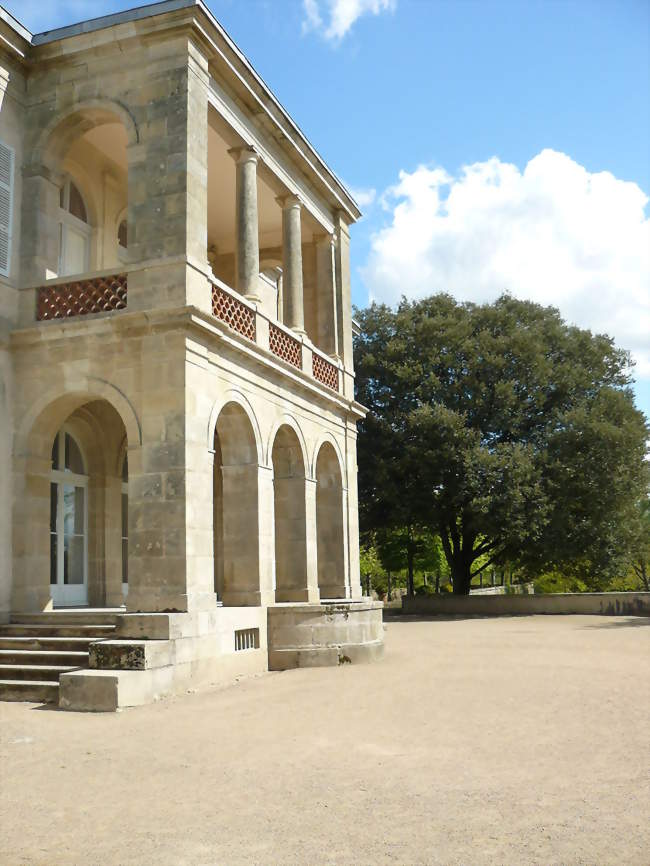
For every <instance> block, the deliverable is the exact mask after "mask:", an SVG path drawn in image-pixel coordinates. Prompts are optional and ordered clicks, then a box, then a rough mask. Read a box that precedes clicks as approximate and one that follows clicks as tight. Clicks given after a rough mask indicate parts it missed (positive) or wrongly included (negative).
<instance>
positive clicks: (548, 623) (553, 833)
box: [0, 616, 650, 866]
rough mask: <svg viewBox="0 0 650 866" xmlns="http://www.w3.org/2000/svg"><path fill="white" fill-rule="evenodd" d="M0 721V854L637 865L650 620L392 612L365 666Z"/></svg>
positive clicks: (188, 861) (21, 712)
mask: <svg viewBox="0 0 650 866" xmlns="http://www.w3.org/2000/svg"><path fill="white" fill-rule="evenodd" d="M0 721H1V723H2V727H1V729H0V735H1V750H0V761H1V763H0V774H1V775H0V784H1V788H0V862H2V863H3V864H9V866H18V864H29V866H55V864H66V866H68V864H84V866H94V864H98V866H113V864H124V866H134V864H138V866H149V864H151V866H153V864H155V866H217V864H219V866H244V864H245V866H256V864H260V866H274V864H282V866H284V864H309V866H328V864H336V866H366V864H368V866H370V864H372V866H378V864H400V866H415V864H445V866H452V864H454V866H455V864H462V866H481V864H498V866H500V864H513V866H514V864H516V866H529V864H539V866H559V864H567V866H569V864H570V866H574V864H585V866H599V864H612V866H624V864H635V866H648V864H650V618H649V619H643V618H634V617H621V618H616V619H615V618H607V617H588V616H582V617H578V616H565V617H551V616H547V617H542V616H537V617H513V618H502V619H470V620H448V621H440V620H437V621H431V620H430V621H418V620H413V619H410V620H408V621H406V620H404V621H401V620H399V619H392V618H391V619H388V621H387V632H386V657H385V659H384V660H383V661H382V662H379V663H377V664H375V665H369V666H355V665H344V666H342V667H340V668H323V669H317V670H299V671H290V672H287V673H280V674H268V675H264V676H259V677H252V678H249V679H245V680H241V681H239V682H238V683H236V684H233V685H231V686H228V687H225V688H220V689H213V690H210V691H203V692H200V693H194V694H188V695H184V696H183V697H180V698H176V699H173V700H166V701H162V702H160V703H158V704H155V705H153V706H149V707H143V708H139V709H134V710H129V711H127V712H123V713H120V714H114V715H93V714H82V713H66V712H62V711H55V710H43V709H40V708H37V707H35V706H34V705H31V704H0Z"/></svg>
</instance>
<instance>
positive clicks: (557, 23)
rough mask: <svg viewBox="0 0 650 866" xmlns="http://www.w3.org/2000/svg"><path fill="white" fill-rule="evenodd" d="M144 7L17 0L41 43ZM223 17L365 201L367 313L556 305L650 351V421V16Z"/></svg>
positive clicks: (357, 296)
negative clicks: (370, 304) (380, 305)
mask: <svg viewBox="0 0 650 866" xmlns="http://www.w3.org/2000/svg"><path fill="white" fill-rule="evenodd" d="M133 5H137V3H135V2H130V3H125V2H120V0H92V2H91V0H48V2H43V0H23V2H21V3H20V4H18V3H15V2H13V0H10V2H5V6H6V7H7V8H8V9H9V10H10V11H11V12H12V13H13V14H15V15H16V16H17V17H18V18H19V19H20V20H21V21H22V22H23V23H24V24H25V25H26V26H27V27H28V28H29V29H31V30H32V31H33V32H39V31H42V30H45V29H48V28H51V27H56V26H60V25H63V24H68V23H73V22H75V21H78V20H82V19H84V18H89V17H95V16H97V15H102V14H106V13H108V12H115V11H118V10H120V9H125V8H130V7H131V6H133ZM208 5H209V6H210V8H211V9H212V11H213V13H214V14H215V16H216V17H217V18H218V19H219V20H220V21H221V23H222V24H223V25H224V26H225V28H226V29H227V30H228V32H229V33H230V34H231V36H232V37H233V38H234V40H235V41H236V42H237V44H238V45H239V46H240V48H241V49H242V50H243V51H244V52H245V53H246V54H247V56H248V57H249V59H250V60H251V62H252V63H253V65H254V66H255V67H256V69H257V70H258V72H259V73H260V74H261V75H262V77H263V78H264V79H265V80H266V82H267V83H268V84H269V86H270V87H271V88H272V89H273V90H274V92H275V93H276V95H277V96H278V98H279V99H280V101H281V102H282V103H283V104H284V106H285V107H286V108H287V109H288V110H289V111H290V113H291V114H292V115H293V116H294V118H295V119H296V120H297V122H298V123H299V125H300V126H301V127H302V129H303V130H304V132H305V133H306V134H307V136H308V137H309V138H310V140H311V141H312V143H313V144H314V145H315V146H316V147H317V149H318V150H319V152H320V153H321V154H322V156H323V157H324V158H325V159H326V160H327V162H328V163H329V164H330V165H331V167H332V168H333V169H334V170H335V171H336V172H337V174H339V176H340V177H341V178H342V179H343V180H344V181H345V182H346V183H347V184H348V185H349V186H350V187H351V188H352V189H353V190H354V191H355V192H356V193H357V194H358V198H359V200H360V204H362V207H363V210H364V212H365V214H366V216H365V218H364V220H363V221H362V222H361V223H360V224H358V225H357V226H356V227H355V228H354V230H353V231H354V233H353V263H352V264H353V292H354V300H355V302H356V303H357V304H358V305H364V304H365V303H367V301H368V298H369V297H374V298H378V299H380V300H386V301H389V302H394V301H395V300H396V299H397V298H398V297H399V296H400V295H401V294H402V293H404V294H406V295H408V296H410V297H416V296H418V295H422V294H427V293H429V292H432V291H435V290H442V289H446V290H449V291H451V292H452V293H453V294H454V295H456V296H457V297H459V298H462V299H465V298H467V299H472V300H485V299H490V298H492V297H494V296H495V295H496V294H497V293H498V291H500V290H501V289H508V290H509V291H511V292H512V293H513V294H515V295H518V296H521V297H530V298H532V299H534V300H537V301H541V302H548V303H553V304H555V305H556V306H558V307H559V308H560V310H561V311H562V313H563V314H564V315H565V316H566V317H567V318H568V319H569V320H571V321H575V322H576V323H577V324H579V325H582V326H585V327H591V328H592V329H594V330H598V331H603V330H605V331H608V332H610V333H612V335H613V336H615V337H616V339H617V342H618V343H619V344H620V345H622V346H624V347H625V348H629V349H630V350H632V351H633V352H634V355H635V358H636V359H637V380H638V381H637V398H638V403H639V405H640V406H641V408H643V409H644V411H645V412H646V414H648V415H650V263H649V256H650V253H649V249H650V220H649V218H648V217H649V213H650V209H649V208H648V202H647V196H648V193H650V83H649V82H650V46H649V42H650V4H649V3H648V2H646V0H609V2H603V0H588V2H583V0H579V2H566V0H545V2H538V0H210V2H209V3H208Z"/></svg>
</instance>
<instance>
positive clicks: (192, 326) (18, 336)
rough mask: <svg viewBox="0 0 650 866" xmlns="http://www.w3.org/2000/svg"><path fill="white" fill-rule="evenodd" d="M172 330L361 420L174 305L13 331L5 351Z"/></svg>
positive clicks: (360, 410) (258, 351)
mask: <svg viewBox="0 0 650 866" xmlns="http://www.w3.org/2000/svg"><path fill="white" fill-rule="evenodd" d="M178 329H183V330H188V331H194V332H195V333H196V332H200V333H201V334H202V335H203V336H204V338H206V339H208V340H209V341H210V342H213V343H214V344H215V346H216V345H217V344H221V345H224V346H227V347H228V348H230V349H233V350H234V351H235V352H237V353H238V354H241V355H243V356H245V357H247V358H248V359H249V360H250V361H251V362H254V363H256V364H261V365H262V366H263V367H264V368H265V369H267V370H268V371H269V372H270V373H273V374H275V375H280V376H282V377H283V378H284V379H285V380H287V381H288V382H290V383H291V386H292V387H293V388H300V390H301V391H302V393H303V395H308V396H309V397H311V398H314V399H316V400H317V401H318V402H319V403H326V404H329V406H331V407H334V406H335V407H336V408H338V409H339V410H342V411H343V412H344V413H345V415H346V416H347V417H353V418H354V419H355V420H357V419H361V418H364V417H365V414H366V410H365V409H364V407H363V406H361V404H360V403H357V401H356V400H348V399H347V398H345V397H343V396H342V395H341V394H337V393H335V392H333V391H331V390H330V389H329V388H326V387H325V386H323V385H321V384H320V383H319V382H317V381H316V380H314V379H313V378H312V377H311V376H309V375H308V374H306V373H304V372H303V371H302V370H298V369H296V368H294V367H292V366H291V365H290V364H288V363H286V362H284V361H282V359H280V358H277V357H276V356H274V355H273V354H272V353H271V352H269V351H267V350H266V349H264V348H263V347H261V346H259V345H257V344H256V343H252V342H251V341H250V340H247V339H246V338H245V337H242V336H240V335H239V334H237V332H235V331H232V330H231V329H230V328H229V327H228V326H227V325H226V324H224V323H223V322H221V321H220V320H219V319H216V318H214V317H213V316H210V315H208V314H207V313H204V312H202V311H201V310H199V309H198V308H197V307H192V306H186V307H174V308H171V309H158V310H147V311H145V312H142V311H139V310H138V311H135V312H129V310H128V309H126V310H120V311H119V312H108V313H96V314H94V315H92V316H80V317H75V318H71V319H52V320H51V321H46V322H39V323H38V324H35V325H32V326H30V327H27V328H18V329H15V330H13V331H12V332H11V335H10V337H9V339H8V343H9V346H10V348H11V349H13V350H18V351H24V350H26V349H29V348H31V347H33V346H35V345H42V344H43V343H49V342H51V343H58V342H67V341H68V340H73V339H75V337H95V338H101V337H102V336H110V335H112V334H120V333H122V332H128V334H129V335H137V334H150V333H152V332H156V333H160V332H165V331H173V330H178Z"/></svg>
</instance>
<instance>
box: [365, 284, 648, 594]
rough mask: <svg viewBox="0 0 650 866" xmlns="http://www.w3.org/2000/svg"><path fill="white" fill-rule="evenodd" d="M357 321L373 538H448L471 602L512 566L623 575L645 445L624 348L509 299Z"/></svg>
mask: <svg viewBox="0 0 650 866" xmlns="http://www.w3.org/2000/svg"><path fill="white" fill-rule="evenodd" d="M357 317H358V319H359V321H360V324H361V335H360V336H359V337H357V338H356V345H355V350H356V369H357V398H358V399H359V401H360V402H361V403H363V404H364V405H366V406H367V407H368V409H369V414H368V417H367V418H366V419H365V420H364V421H362V422H361V423H360V425H359V482H360V493H361V496H360V501H361V521H362V528H365V529H373V530H377V531H379V530H383V531H395V530H396V529H397V528H403V527H407V528H408V531H409V532H410V533H411V535H412V536H414V537H415V536H417V535H418V534H422V533H425V532H429V533H434V534H438V535H439V536H440V539H441V542H442V548H443V551H444V555H445V557H446V560H447V562H448V564H449V568H450V570H451V574H452V576H453V584H454V591H455V592H461V593H466V592H469V586H470V583H471V579H472V576H474V575H476V574H478V573H479V572H480V571H482V570H484V569H485V568H487V567H489V566H490V565H491V564H493V563H497V564H498V563H503V562H504V561H506V560H512V561H516V562H517V563H520V564H521V565H522V566H524V567H526V568H527V569H530V570H534V571H536V572H537V573H539V572H541V571H544V570H553V569H555V570H557V569H562V570H563V571H565V572H566V573H567V574H569V575H571V576H573V577H575V578H576V579H581V580H587V579H589V580H591V581H593V580H594V579H596V580H601V579H602V580H604V579H606V578H607V576H609V575H611V574H612V573H613V572H614V571H615V570H616V568H617V567H618V566H619V564H620V562H621V560H622V557H624V555H625V547H626V545H625V543H624V538H625V526H626V525H627V524H629V523H630V521H631V520H632V514H631V510H630V508H631V503H634V502H635V501H636V500H637V499H638V498H639V496H640V491H641V489H642V487H643V476H644V471H645V469H644V456H645V449H646V445H645V442H646V439H647V436H648V428H647V425H646V422H645V419H644V416H643V415H642V414H641V413H640V412H639V411H638V410H637V409H636V408H635V406H634V402H633V397H632V392H631V389H630V387H629V386H630V378H629V369H630V359H629V356H628V354H627V353H626V352H624V351H622V350H620V349H617V348H616V347H615V346H614V344H613V342H612V340H611V339H609V338H608V337H606V336H601V335H593V334H591V333H590V332H589V331H584V330H580V329H578V328H576V327H571V326H568V325H567V324H566V323H565V322H563V320H562V319H561V317H560V315H559V313H558V311H557V310H555V309H553V308H550V307H548V308H545V307H541V306H539V305H537V304H533V303H529V302H524V301H517V300H515V299H513V298H511V297H508V296H503V297H501V298H500V299H499V300H498V301H496V302H495V303H493V304H483V305H476V304H470V303H465V304H460V303H458V302H456V301H455V300H454V299H453V298H451V297H449V296H448V295H444V294H443V295H435V296H433V297H430V298H426V299H424V300H421V301H415V302H409V301H407V300H404V299H403V300H402V302H401V303H400V304H399V306H398V308H397V310H395V311H393V310H391V309H390V308H388V307H387V306H385V305H377V304H373V305H372V306H371V307H369V308H368V309H366V310H364V311H358V312H357Z"/></svg>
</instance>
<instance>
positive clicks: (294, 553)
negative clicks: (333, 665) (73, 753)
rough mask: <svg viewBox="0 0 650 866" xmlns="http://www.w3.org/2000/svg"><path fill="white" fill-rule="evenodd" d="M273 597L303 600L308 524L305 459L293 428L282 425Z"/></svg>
mask: <svg viewBox="0 0 650 866" xmlns="http://www.w3.org/2000/svg"><path fill="white" fill-rule="evenodd" d="M272 461H273V505H274V518H275V599H276V601H306V600H307V599H308V576H307V525H306V502H305V461H304V458H303V454H302V450H301V448H300V442H299V440H298V436H297V435H296V433H295V431H294V430H293V429H292V428H291V427H289V426H288V425H286V424H284V425H283V426H282V427H280V428H279V430H278V432H277V433H276V436H275V440H274V442H273V450H272Z"/></svg>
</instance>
